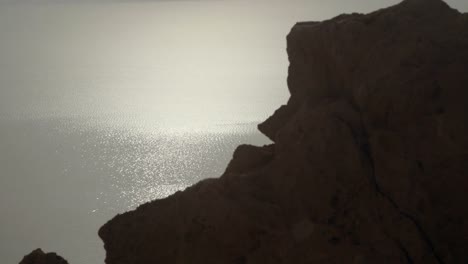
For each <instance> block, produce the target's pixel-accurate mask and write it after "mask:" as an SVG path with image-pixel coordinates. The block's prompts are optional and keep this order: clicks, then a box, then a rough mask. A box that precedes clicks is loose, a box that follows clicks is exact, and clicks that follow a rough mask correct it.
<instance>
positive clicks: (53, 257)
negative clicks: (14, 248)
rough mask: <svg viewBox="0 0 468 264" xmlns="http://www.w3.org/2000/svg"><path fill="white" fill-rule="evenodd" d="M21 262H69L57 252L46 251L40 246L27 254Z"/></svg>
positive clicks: (41, 263) (43, 263)
mask: <svg viewBox="0 0 468 264" xmlns="http://www.w3.org/2000/svg"><path fill="white" fill-rule="evenodd" d="M19 264H68V262H67V261H66V260H65V259H63V258H62V257H60V256H58V255H57V254H55V253H44V252H43V251H42V250H41V249H40V248H38V249H36V250H34V251H33V252H31V253H30V254H29V255H27V256H25V257H24V258H23V260H21V262H20V263H19Z"/></svg>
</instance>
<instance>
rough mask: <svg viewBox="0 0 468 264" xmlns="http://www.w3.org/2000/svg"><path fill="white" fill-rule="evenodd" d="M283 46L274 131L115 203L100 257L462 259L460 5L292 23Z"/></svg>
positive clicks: (465, 41) (466, 209) (466, 165)
mask: <svg viewBox="0 0 468 264" xmlns="http://www.w3.org/2000/svg"><path fill="white" fill-rule="evenodd" d="M288 54H289V59H290V63H291V64H290V68H289V77H288V86H289V90H290V92H291V98H290V100H289V102H288V104H287V105H285V106H282V107H281V108H280V109H279V110H278V111H277V112H276V113H275V114H274V115H273V116H272V117H271V118H269V119H268V120H267V121H266V122H264V123H263V124H261V125H259V129H260V130H261V131H262V132H263V133H264V134H265V135H267V136H268V137H269V138H271V139H272V140H273V141H274V144H273V145H271V146H265V147H253V146H241V147H240V148H239V149H238V150H237V151H236V153H235V155H234V158H233V160H232V161H231V164H230V165H229V166H228V169H227V170H226V172H225V173H224V175H223V176H222V177H221V178H219V179H208V180H205V181H202V182H200V183H198V184H196V185H195V186H193V187H190V188H188V189H187V190H185V191H183V192H178V193H176V194H174V195H172V196H171V197H169V198H167V199H163V200H158V201H153V202H150V203H147V204H145V205H142V206H140V207H139V208H138V209H136V210H135V211H132V212H128V213H125V214H123V215H118V216H116V217H115V218H114V219H112V220H111V221H109V222H108V223H107V224H105V225H104V226H103V227H102V228H101V230H100V231H99V235H100V236H101V238H102V239H103V241H104V243H105V249H106V251H107V257H106V263H108V264H130V263H205V264H207V263H213V264H214V263H216V264H218V263H233V264H234V263H235V264H243V263H268V264H276V263H285V264H286V263H468V225H467V219H468V206H467V205H466V201H468V195H467V193H468V162H467V161H468V136H466V135H468V115H467V114H468V17H467V15H466V14H460V13H459V12H458V11H456V10H454V9H451V8H450V7H449V6H447V5H446V4H445V3H444V2H442V1H440V0H406V1H403V2H402V3H401V4H398V5H396V6H393V7H390V8H387V9H382V10H379V11H376V12H374V13H371V14H368V15H361V14H351V15H341V16H338V17H336V18H334V19H331V20H328V21H324V22H320V23H316V22H306V23H298V24H297V25H295V26H294V28H293V29H292V31H291V33H290V34H289V36H288ZM213 176H215V175H213Z"/></svg>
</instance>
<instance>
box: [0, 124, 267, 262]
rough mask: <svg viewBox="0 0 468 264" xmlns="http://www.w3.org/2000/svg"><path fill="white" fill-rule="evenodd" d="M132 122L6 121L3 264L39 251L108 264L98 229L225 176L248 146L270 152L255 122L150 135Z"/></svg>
mask: <svg viewBox="0 0 468 264" xmlns="http://www.w3.org/2000/svg"><path fill="white" fill-rule="evenodd" d="M108 119H109V118H108ZM116 119H117V118H116ZM132 123H133V122H131V121H128V122H126V125H125V126H122V127H120V126H119V125H116V124H115V122H114V123H113V124H112V125H111V124H109V123H108V122H107V123H106V122H102V121H99V120H92V119H89V118H88V119H77V118H75V119H65V118H54V119H10V120H5V119H3V120H0V149H1V150H2V151H1V152H0V168H1V172H0V173H1V177H0V211H1V212H2V213H1V215H2V217H1V218H0V225H1V227H2V228H0V244H1V245H2V246H1V247H0V256H2V262H3V263H17V262H18V261H19V260H20V259H21V257H22V256H23V255H24V254H26V253H27V252H30V251H31V250H32V249H35V248H37V247H39V246H40V247H42V248H43V249H45V250H47V251H57V252H60V254H62V255H63V256H66V257H67V259H68V260H69V261H70V262H71V263H83V264H84V263H103V260H104V254H105V253H104V250H103V248H102V242H101V241H100V240H99V238H98V236H97V230H98V228H99V227H100V226H101V225H102V224H104V223H105V222H106V221H107V220H109V219H110V218H112V217H113V216H114V215H116V214H118V213H122V212H125V211H127V210H131V209H133V208H135V207H136V206H138V205H139V204H142V203H145V202H147V201H150V200H153V199H157V198H163V197H166V196H168V195H170V194H172V193H174V192H175V191H177V190H182V189H184V188H186V187H187V186H189V185H192V184H193V183H195V182H197V181H199V180H201V179H203V178H206V177H218V176H220V175H221V174H222V172H223V170H224V169H225V167H226V165H227V163H228V162H229V160H230V158H231V156H232V152H233V150H234V149H235V147H236V146H237V145H239V144H241V143H251V144H257V145H258V144H267V143H268V140H267V139H266V138H265V137H264V136H262V135H260V134H259V133H258V132H256V131H255V124H252V123H246V124H234V125H212V126H206V127H199V128H198V129H193V128H190V129H188V128H184V127H172V128H168V127H164V128H162V127H159V128H158V127H154V128H153V129H151V130H150V129H149V128H148V127H141V126H140V127H139V126H133V125H132Z"/></svg>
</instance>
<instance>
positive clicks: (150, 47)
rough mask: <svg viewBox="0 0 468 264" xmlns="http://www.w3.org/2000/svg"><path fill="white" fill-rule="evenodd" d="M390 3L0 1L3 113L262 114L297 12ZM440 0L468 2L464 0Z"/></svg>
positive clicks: (280, 86)
mask: <svg viewBox="0 0 468 264" xmlns="http://www.w3.org/2000/svg"><path fill="white" fill-rule="evenodd" d="M398 2H399V1H397V0H373V1H369V0H346V1H345V0H341V1H338V0H326V1H325V0H310V1H305V0H295V1H294V0H288V1H286V0H283V1H279V0H270V1H262V0H259V1H228V0H224V1H223V0H211V1H207V0H205V1H202V0H200V1H196V0H193V1H182V0H172V1H169V0H167V1H157V0H139V1H130V0H100V1H81V0H80V1H72V0H68V1H67V0H14V1H8V0H0V39H1V40H2V41H1V42H0V117H1V116H2V115H8V114H17V113H26V115H30V114H31V113H34V114H36V115H39V116H40V115H46V116H47V115H60V116H63V115H65V116H67V115H98V114H103V113H105V114H107V113H114V114H115V113H120V112H122V113H125V114H128V113H132V114H138V113H147V114H149V115H152V116H158V115H164V116H167V114H166V113H168V112H171V113H174V115H176V116H183V115H186V114H187V112H189V111H187V109H188V108H190V109H195V110H191V111H190V112H191V114H192V115H199V116H201V115H207V113H213V114H212V115H211V114H209V115H207V117H206V118H212V119H216V118H218V119H223V118H224V119H226V118H228V119H229V118H231V117H227V116H226V115H229V113H231V114H233V115H237V116H241V115H243V116H246V115H248V114H250V116H249V117H248V118H247V120H243V121H246V122H247V121H252V122H256V121H260V120H261V119H264V118H265V117H267V116H268V115H269V114H271V113H272V112H273V110H274V109H276V108H277V107H278V106H279V105H280V104H282V103H285V102H286V100H287V98H288V93H287V87H286V75H287V66H288V61H287V54H286V51H285V49H286V40H285V39H286V35H287V34H288V32H289V30H290V28H291V27H292V26H293V25H294V23H295V22H297V21H304V20H315V21H318V20H323V19H328V18H331V17H333V16H336V15H338V14H341V13H349V12H369V11H373V10H375V9H378V8H382V7H386V6H389V5H393V4H396V3H398ZM448 2H449V3H450V4H451V5H452V6H453V7H455V8H458V9H459V10H461V11H464V12H466V11H467V10H468V1H466V0H451V1H448ZM237 102H241V103H237ZM201 106H203V107H201ZM184 107H185V108H184ZM196 109H199V110H196ZM220 109H221V110H220ZM252 113H253V114H252ZM192 117H193V116H187V117H186V118H192ZM232 119H233V120H234V119H236V117H232ZM237 121H239V120H237Z"/></svg>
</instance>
